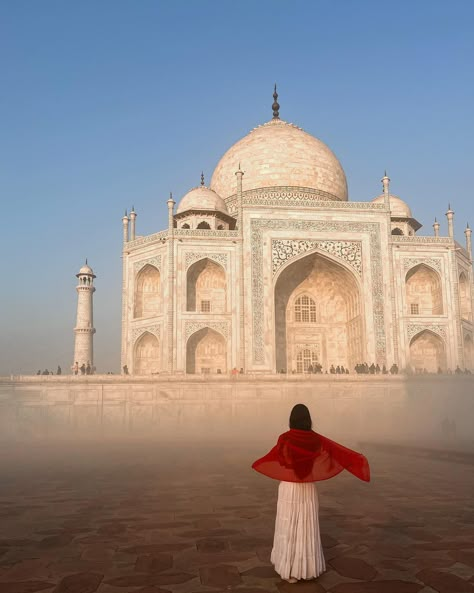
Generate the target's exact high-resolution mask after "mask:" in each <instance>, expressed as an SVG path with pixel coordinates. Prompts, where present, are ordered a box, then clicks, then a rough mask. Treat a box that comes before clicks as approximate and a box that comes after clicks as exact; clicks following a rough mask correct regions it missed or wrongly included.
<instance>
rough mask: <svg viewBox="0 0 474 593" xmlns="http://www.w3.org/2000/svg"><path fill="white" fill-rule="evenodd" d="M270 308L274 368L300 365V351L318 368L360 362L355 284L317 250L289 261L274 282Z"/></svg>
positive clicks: (359, 302)
mask: <svg viewBox="0 0 474 593" xmlns="http://www.w3.org/2000/svg"><path fill="white" fill-rule="evenodd" d="M274 307H275V354H276V370H282V369H283V370H286V371H287V372H292V371H293V370H295V371H296V370H297V369H298V366H301V364H303V367H304V365H305V364H306V363H305V362H304V361H303V360H298V356H300V358H301V356H303V358H304V354H303V355H301V354H300V353H301V352H303V351H304V350H305V349H306V350H309V351H310V352H311V354H310V355H309V356H310V358H311V360H312V364H313V366H314V358H317V361H318V362H319V363H320V364H321V365H322V367H323V369H328V368H329V367H330V366H331V365H332V364H333V365H334V366H337V365H339V366H340V365H343V366H344V367H346V368H354V366H355V365H356V364H357V363H360V362H363V361H364V360H365V339H364V322H363V316H362V298H361V290H360V285H359V283H358V281H357V279H356V278H355V276H354V274H353V273H352V272H351V271H349V270H348V269H347V268H346V267H345V266H344V265H342V264H340V263H338V262H336V261H334V260H333V259H330V258H328V257H326V256H323V255H321V254H319V253H313V254H309V255H306V256H304V257H302V258H300V259H298V260H296V261H294V262H293V263H290V264H289V265H287V266H286V267H285V268H284V269H283V270H282V272H281V273H280V274H279V276H278V278H277V280H276V283H275V304H274ZM306 358H307V359H308V360H309V357H308V356H306ZM308 364H309V363H308Z"/></svg>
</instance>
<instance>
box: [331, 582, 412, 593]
mask: <svg viewBox="0 0 474 593" xmlns="http://www.w3.org/2000/svg"><path fill="white" fill-rule="evenodd" d="M422 588H423V585H420V584H419V583H414V582H409V581H398V580H394V581H368V582H358V583H340V584H339V585H335V586H334V587H332V588H331V589H328V593H419V591H421V589H422Z"/></svg>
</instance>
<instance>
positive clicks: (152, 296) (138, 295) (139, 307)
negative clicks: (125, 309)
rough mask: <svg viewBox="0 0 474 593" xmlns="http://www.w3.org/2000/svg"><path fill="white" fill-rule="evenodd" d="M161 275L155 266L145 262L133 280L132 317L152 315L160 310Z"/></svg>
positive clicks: (157, 313)
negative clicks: (133, 299)
mask: <svg viewBox="0 0 474 593" xmlns="http://www.w3.org/2000/svg"><path fill="white" fill-rule="evenodd" d="M160 293H161V276H160V272H159V270H158V269H157V268H155V266H152V265H151V264H146V265H145V266H144V267H143V268H142V269H141V270H140V271H139V273H138V274H137V277H136V280H135V301H134V311H133V316H134V318H140V317H154V316H156V315H159V314H160V311H161V298H160V297H161V294H160Z"/></svg>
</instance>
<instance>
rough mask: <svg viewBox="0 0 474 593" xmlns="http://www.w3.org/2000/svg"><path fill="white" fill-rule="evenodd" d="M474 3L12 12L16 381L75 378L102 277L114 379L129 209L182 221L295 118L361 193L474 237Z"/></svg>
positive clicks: (9, 266) (11, 259)
mask: <svg viewBox="0 0 474 593" xmlns="http://www.w3.org/2000/svg"><path fill="white" fill-rule="evenodd" d="M473 22H474V2H472V0H465V1H457V0H452V1H451V2H446V1H443V2H439V1H436V0H417V1H413V0H410V1H401V0H397V1H396V2H395V1H393V0H391V1H390V2H388V1H383V0H374V1H365V0H358V1H354V0H345V1H342V0H331V1H329V0H324V1H323V0H311V1H298V0H293V1H292V2H289V1H288V2H283V1H281V0H273V1H272V2H270V1H266V0H258V1H255V0H249V1H248V0H244V1H242V2H230V1H225V0H214V1H205V0H200V1H199V2H198V1H191V0H189V1H187V2H180V1H178V0H174V1H171V0H170V1H167V2H166V1H159V0H153V1H151V0H140V1H139V2H136V1H132V0H127V1H121V0H101V1H100V2H97V1H95V0H94V1H92V0H81V2H73V1H72V0H69V1H68V0H57V1H51V0H42V1H41V2H39V1H36V0H30V1H25V0H14V1H12V0H10V1H7V0H4V1H3V2H0V65H1V70H0V71H1V88H0V109H1V116H2V117H1V121H2V126H1V133H0V196H1V198H0V199H1V206H2V209H1V211H2V218H3V224H2V232H1V234H0V237H1V239H0V247H1V253H2V268H3V274H2V281H1V292H0V295H1V296H0V300H1V303H0V305H1V306H0V373H9V372H20V371H22V372H34V371H35V370H36V369H40V368H41V369H44V368H45V367H48V368H50V369H51V368H54V369H55V368H56V366H57V364H61V365H62V367H63V368H67V369H68V368H69V366H70V364H71V360H72V356H73V327H74V324H75V308H76V291H75V286H76V278H75V274H76V273H77V271H78V269H79V267H80V266H81V264H82V263H83V261H84V258H85V257H88V258H89V263H90V264H91V265H92V266H93V268H94V271H95V272H96V274H97V280H96V286H97V292H96V293H95V326H96V328H97V334H96V339H95V352H96V364H97V367H98V369H99V370H102V371H107V370H113V371H117V370H118V368H119V352H120V299H121V293H120V290H121V259H120V255H121V232H122V228H121V217H122V215H123V212H124V210H125V208H130V207H131V206H132V204H133V205H134V206H135V209H136V210H137V212H138V219H137V224H138V233H139V234H149V233H152V232H156V231H158V230H161V229H163V228H164V227H165V221H166V205H165V202H166V199H167V197H168V194H169V192H170V191H173V194H174V196H175V197H176V198H177V199H179V198H180V197H181V196H182V195H183V194H184V193H185V192H186V191H187V190H188V189H189V188H190V187H192V186H195V185H197V184H198V183H199V176H200V173H201V170H204V173H205V175H206V179H207V180H209V178H210V176H211V174H212V171H213V169H214V167H215V165H216V164H217V162H218V160H219V158H220V156H221V155H222V154H223V153H224V152H225V151H226V150H227V148H228V147H229V146H231V145H232V144H233V143H234V142H235V141H236V140H238V139H239V138H240V137H242V136H243V135H245V134H246V133H247V132H248V131H249V130H250V129H251V128H252V127H254V126H255V125H258V124H260V123H263V122H265V121H267V120H268V119H270V117H271V103H272V97H271V94H272V90H273V89H272V87H273V83H274V82H275V81H276V82H277V83H278V87H279V93H280V99H279V101H280V104H281V110H280V114H281V117H282V118H283V119H286V120H287V121H291V122H294V123H296V124H298V125H300V126H301V127H303V128H304V129H306V130H307V131H308V132H310V133H312V134H314V135H316V136H317V137H319V138H321V139H322V140H323V141H324V142H326V143H327V144H328V145H329V146H330V147H331V148H332V149H333V150H334V151H335V153H336V154H337V156H338V157H339V159H340V161H341V163H342V165H343V167H344V169H345V171H346V175H347V178H348V184H349V196H350V199H351V200H369V199H371V198H373V197H375V196H376V195H378V194H379V193H380V187H381V186H380V178H381V176H382V174H383V171H384V169H387V171H388V173H389V176H390V177H391V179H392V186H391V189H392V191H393V193H395V194H397V195H400V196H401V197H402V198H404V199H405V200H406V201H408V202H409V204H410V206H411V207H412V210H413V212H414V215H415V217H416V218H417V219H418V220H420V221H421V222H422V223H423V224H424V225H425V228H424V229H423V230H422V231H421V232H425V233H427V234H431V233H432V228H431V224H432V222H433V219H434V217H435V216H437V217H438V220H440V221H441V223H442V227H441V228H442V232H443V234H446V220H445V216H444V213H445V212H446V208H447V204H448V202H451V205H452V206H453V209H454V210H455V212H456V216H455V227H456V237H457V239H458V240H459V241H460V242H464V234H463V230H464V228H465V225H466V221H469V222H470V223H471V226H474V206H473V200H474V191H473V189H472V173H473V162H474V149H473V138H474V123H473V112H472V110H473V105H474V83H473V74H472V72H473V63H474V59H473V58H474V52H473V46H474V35H473Z"/></svg>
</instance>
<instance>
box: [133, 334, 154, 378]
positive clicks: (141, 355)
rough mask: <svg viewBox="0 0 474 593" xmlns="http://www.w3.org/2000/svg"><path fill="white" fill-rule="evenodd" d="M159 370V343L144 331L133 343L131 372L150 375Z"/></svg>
mask: <svg viewBox="0 0 474 593" xmlns="http://www.w3.org/2000/svg"><path fill="white" fill-rule="evenodd" d="M159 371H160V343H159V342H158V339H157V337H156V336H154V335H153V334H150V333H148V332H146V333H144V334H143V335H142V336H140V338H139V339H138V341H137V343H136V344H135V353H134V364H133V373H134V374H135V375H152V374H154V373H158V372H159Z"/></svg>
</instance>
